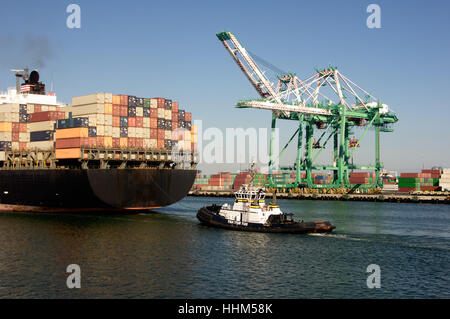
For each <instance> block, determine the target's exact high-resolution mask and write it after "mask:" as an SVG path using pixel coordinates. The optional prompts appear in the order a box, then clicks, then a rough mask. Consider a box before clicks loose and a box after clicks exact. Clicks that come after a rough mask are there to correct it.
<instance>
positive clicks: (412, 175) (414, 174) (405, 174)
mask: <svg viewBox="0 0 450 319" xmlns="http://www.w3.org/2000/svg"><path fill="white" fill-rule="evenodd" d="M400 177H407V178H418V177H420V176H419V173H401V174H400Z"/></svg>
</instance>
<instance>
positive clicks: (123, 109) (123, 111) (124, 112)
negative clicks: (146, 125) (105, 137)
mask: <svg viewBox="0 0 450 319" xmlns="http://www.w3.org/2000/svg"><path fill="white" fill-rule="evenodd" d="M120 116H128V106H124V105H122V106H121V107H120Z"/></svg>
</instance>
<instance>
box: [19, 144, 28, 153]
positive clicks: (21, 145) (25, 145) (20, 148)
mask: <svg viewBox="0 0 450 319" xmlns="http://www.w3.org/2000/svg"><path fill="white" fill-rule="evenodd" d="M26 150H27V142H19V151H26Z"/></svg>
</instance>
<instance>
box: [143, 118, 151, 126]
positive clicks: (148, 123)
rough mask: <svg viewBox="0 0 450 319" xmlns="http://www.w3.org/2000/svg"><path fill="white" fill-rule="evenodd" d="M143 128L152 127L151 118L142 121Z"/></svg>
mask: <svg viewBox="0 0 450 319" xmlns="http://www.w3.org/2000/svg"><path fill="white" fill-rule="evenodd" d="M142 126H143V127H146V128H149V127H150V118H149V117H144V119H143V121H142Z"/></svg>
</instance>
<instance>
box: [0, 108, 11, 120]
mask: <svg viewBox="0 0 450 319" xmlns="http://www.w3.org/2000/svg"><path fill="white" fill-rule="evenodd" d="M0 109H1V108H0ZM0 122H12V121H11V113H9V112H7V113H6V112H1V113H0Z"/></svg>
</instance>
